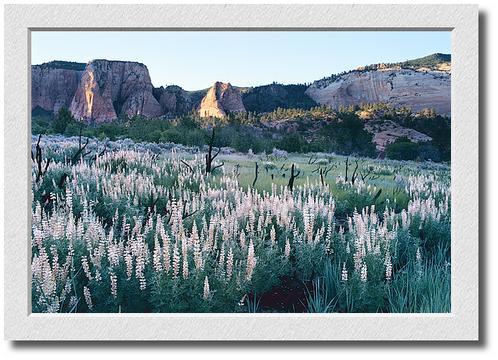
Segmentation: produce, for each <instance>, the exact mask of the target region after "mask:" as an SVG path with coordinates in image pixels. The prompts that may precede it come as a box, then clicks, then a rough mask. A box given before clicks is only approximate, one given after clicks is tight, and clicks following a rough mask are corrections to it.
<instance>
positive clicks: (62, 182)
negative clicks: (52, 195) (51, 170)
mask: <svg viewBox="0 0 498 360" xmlns="http://www.w3.org/2000/svg"><path fill="white" fill-rule="evenodd" d="M68 176H69V175H68V174H66V173H64V174H62V175H61V177H60V179H59V181H58V182H57V186H58V187H59V189H62V188H63V187H64V185H65V183H66V180H67V178H68Z"/></svg>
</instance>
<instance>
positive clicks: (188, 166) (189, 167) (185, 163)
mask: <svg viewBox="0 0 498 360" xmlns="http://www.w3.org/2000/svg"><path fill="white" fill-rule="evenodd" d="M180 161H181V163H182V164H183V165H185V166H186V167H187V168H188V169H189V170H190V172H192V173H193V172H194V169H192V166H190V165H189V164H188V163H187V162H186V161H184V160H183V159H180Z"/></svg>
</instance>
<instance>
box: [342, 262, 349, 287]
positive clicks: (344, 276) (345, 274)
mask: <svg viewBox="0 0 498 360" xmlns="http://www.w3.org/2000/svg"><path fill="white" fill-rule="evenodd" d="M341 280H342V281H344V282H346V281H348V269H346V263H345V262H343V263H342V271H341Z"/></svg>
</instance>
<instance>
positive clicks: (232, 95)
mask: <svg viewBox="0 0 498 360" xmlns="http://www.w3.org/2000/svg"><path fill="white" fill-rule="evenodd" d="M245 111H246V109H245V107H244V103H243V102H242V96H241V94H240V91H239V90H237V89H235V88H233V87H232V85H230V84H229V83H222V82H216V83H215V84H214V85H213V86H212V87H211V88H210V89H209V90H208V92H207V94H206V96H204V98H203V99H202V101H201V104H200V106H199V115H200V116H201V117H217V118H224V117H226V116H227V114H228V113H231V112H232V113H235V112H245Z"/></svg>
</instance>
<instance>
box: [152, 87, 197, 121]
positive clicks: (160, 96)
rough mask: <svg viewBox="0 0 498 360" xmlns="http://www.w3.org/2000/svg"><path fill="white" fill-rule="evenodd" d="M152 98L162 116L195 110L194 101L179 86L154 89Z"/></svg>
mask: <svg viewBox="0 0 498 360" xmlns="http://www.w3.org/2000/svg"><path fill="white" fill-rule="evenodd" d="M154 96H155V98H156V99H157V101H158V102H159V105H161V110H162V112H163V113H164V114H174V115H178V114H185V113H187V112H189V111H191V110H192V109H194V108H195V106H196V104H195V99H194V98H193V96H191V94H190V93H189V92H188V91H186V90H183V89H182V88H181V87H180V86H176V85H170V86H167V87H165V88H164V87H162V86H161V87H160V88H156V89H154Z"/></svg>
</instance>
